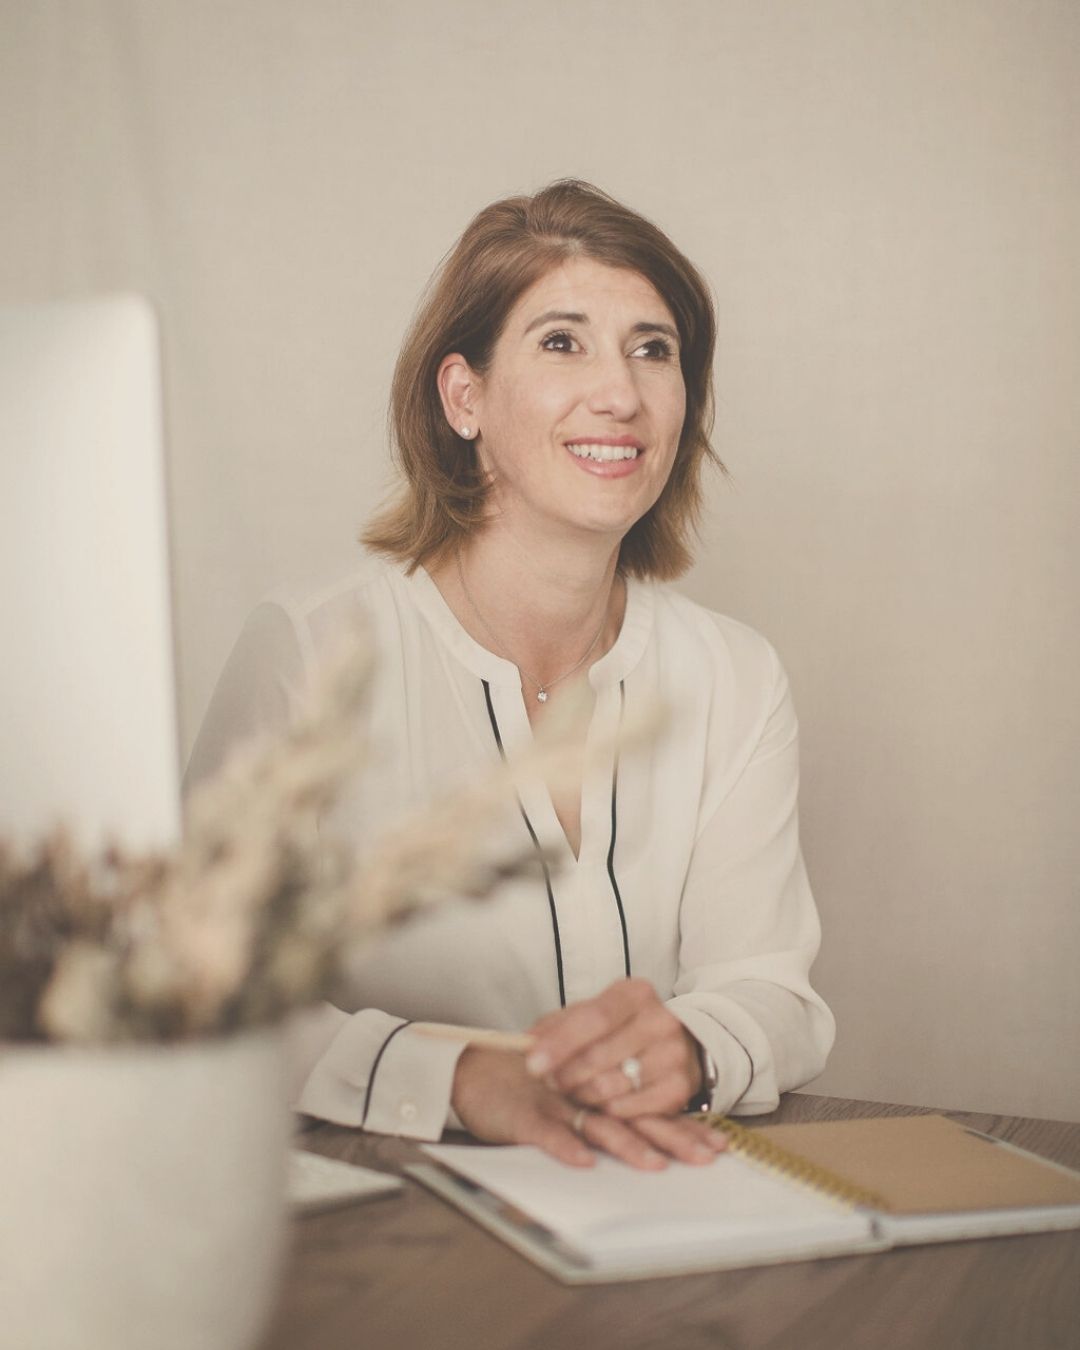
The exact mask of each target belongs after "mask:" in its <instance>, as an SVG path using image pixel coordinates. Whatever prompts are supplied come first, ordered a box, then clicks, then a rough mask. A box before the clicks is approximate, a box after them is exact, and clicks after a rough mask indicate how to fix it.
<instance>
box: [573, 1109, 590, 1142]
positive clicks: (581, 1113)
mask: <svg viewBox="0 0 1080 1350" xmlns="http://www.w3.org/2000/svg"><path fill="white" fill-rule="evenodd" d="M588 1114H589V1112H588V1109H587V1108H586V1107H584V1106H579V1107H578V1109H577V1110H576V1111H575V1112H574V1119H573V1120H572V1121H571V1122H570V1128H571V1129H572V1130H573V1131H574V1133H575V1134H578V1135H581V1137H582V1139H584V1138H585V1136H584V1134H582V1130H581V1127H582V1126H583V1125H584V1124H585V1117H586V1116H587V1115H588Z"/></svg>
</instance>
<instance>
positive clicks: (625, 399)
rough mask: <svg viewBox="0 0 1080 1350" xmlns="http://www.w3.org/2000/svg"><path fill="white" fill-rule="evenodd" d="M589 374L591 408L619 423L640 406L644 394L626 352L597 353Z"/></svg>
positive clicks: (594, 411)
mask: <svg viewBox="0 0 1080 1350" xmlns="http://www.w3.org/2000/svg"><path fill="white" fill-rule="evenodd" d="M589 374H590V376H591V379H592V384H591V387H590V390H589V399H588V406H589V411H590V412H592V413H605V414H607V415H608V416H609V417H613V418H615V420H616V421H617V422H628V421H629V420H630V418H632V417H633V416H634V414H635V413H636V412H637V411H638V409H639V407H640V406H641V396H640V395H639V393H638V388H637V385H636V384H635V382H634V375H633V371H632V370H631V369H630V366H629V363H628V362H627V360H626V358H625V357H624V356H623V354H622V353H621V352H617V353H612V354H611V355H608V356H599V355H598V356H597V357H596V359H595V361H594V362H593V365H592V369H591V370H590V372H589Z"/></svg>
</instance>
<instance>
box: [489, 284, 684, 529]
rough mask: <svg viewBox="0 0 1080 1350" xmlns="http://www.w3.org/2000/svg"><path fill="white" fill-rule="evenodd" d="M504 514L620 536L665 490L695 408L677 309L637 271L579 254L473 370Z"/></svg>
mask: <svg viewBox="0 0 1080 1350" xmlns="http://www.w3.org/2000/svg"><path fill="white" fill-rule="evenodd" d="M472 378H473V379H474V380H475V381H476V383H475V385H474V386H473V392H474V403H473V407H474V410H475V415H476V420H477V423H478V425H479V429H480V434H479V439H478V442H477V444H478V450H479V453H480V457H481V461H482V463H483V465H484V467H485V468H487V469H488V470H489V471H490V472H491V473H492V475H493V478H494V485H493V494H494V497H493V500H494V504H495V506H496V509H497V511H498V513H499V516H500V518H501V519H502V521H503V522H504V523H506V524H509V525H511V526H513V525H514V524H515V523H516V522H521V523H523V524H525V523H528V524H531V525H537V524H542V523H544V522H550V523H551V524H554V525H556V526H561V527H562V528H564V529H565V528H571V529H574V530H578V531H587V532H591V533H594V534H602V535H606V536H611V537H612V538H613V539H619V538H621V537H622V536H623V535H624V534H625V533H626V531H627V530H628V529H629V528H630V527H631V525H633V524H634V522H635V521H637V520H639V519H640V518H641V517H642V516H643V515H644V514H645V512H646V511H648V509H649V508H650V507H651V506H652V505H653V503H654V502H655V501H656V499H657V497H659V495H660V492H661V490H662V489H663V486H664V484H665V483H666V482H667V478H668V474H669V473H670V472H671V466H672V464H673V462H674V459H675V452H676V450H677V449H678V445H679V436H680V433H681V431H682V425H683V417H684V414H685V410H686V389H685V386H684V384H683V377H682V370H681V368H680V365H679V336H678V330H677V328H676V326H675V320H674V318H673V317H672V314H671V311H670V310H669V309H668V307H667V305H666V304H665V303H664V301H663V300H662V299H661V298H660V296H659V294H658V293H657V291H656V290H655V289H654V288H653V286H652V284H651V283H650V282H648V281H646V279H645V278H644V277H643V276H641V275H640V274H639V273H637V272H630V271H626V270H624V269H621V268H613V267H607V266H605V265H604V264H603V263H598V262H595V261H594V260H592V259H587V258H575V259H572V260H570V261H568V262H566V263H563V264H561V265H560V266H559V267H557V268H555V269H553V270H552V271H550V272H548V273H547V274H546V275H545V276H543V277H541V278H540V280H539V281H537V282H536V283H535V284H534V285H533V286H532V287H530V289H529V290H527V291H526V292H525V293H524V294H523V295H522V296H521V298H520V299H519V300H518V302H517V304H516V305H515V306H514V308H513V309H512V310H511V312H510V315H509V317H508V319H507V322H506V324H505V326H504V328H503V331H502V333H501V334H500V336H499V339H498V341H497V343H496V345H495V350H494V354H493V358H492V361H491V364H490V366H489V367H488V370H487V372H486V374H485V375H484V376H483V377H480V378H478V377H476V376H473V377H472Z"/></svg>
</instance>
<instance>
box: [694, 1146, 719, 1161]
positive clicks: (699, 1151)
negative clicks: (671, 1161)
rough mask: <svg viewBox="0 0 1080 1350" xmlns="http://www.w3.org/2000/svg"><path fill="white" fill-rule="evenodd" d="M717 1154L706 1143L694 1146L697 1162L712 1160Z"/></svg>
mask: <svg viewBox="0 0 1080 1350" xmlns="http://www.w3.org/2000/svg"><path fill="white" fill-rule="evenodd" d="M715 1157H716V1154H715V1153H714V1152H713V1150H712V1149H711V1148H709V1147H708V1146H707V1145H705V1144H696V1145H695V1146H694V1159H695V1161H696V1162H703V1163H707V1162H712V1160H713V1159H714V1158H715Z"/></svg>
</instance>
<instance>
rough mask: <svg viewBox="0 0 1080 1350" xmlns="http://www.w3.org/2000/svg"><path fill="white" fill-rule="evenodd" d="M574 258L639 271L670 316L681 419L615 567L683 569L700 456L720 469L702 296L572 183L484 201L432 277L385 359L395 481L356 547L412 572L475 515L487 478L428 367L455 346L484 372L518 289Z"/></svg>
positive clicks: (638, 219) (448, 550)
mask: <svg viewBox="0 0 1080 1350" xmlns="http://www.w3.org/2000/svg"><path fill="white" fill-rule="evenodd" d="M575 257H585V258H593V259H595V260H596V261H597V262H601V263H606V264H607V265H608V266H609V267H622V268H626V269H628V270H630V271H633V272H638V273H640V275H641V276H643V277H645V278H646V279H647V280H648V281H650V282H651V283H652V285H653V286H654V287H655V288H656V290H657V292H658V293H659V295H660V296H661V297H662V298H663V299H664V300H665V301H666V303H667V305H668V307H669V308H670V310H671V312H672V314H673V315H674V318H675V323H676V326H677V327H678V330H679V339H680V344H679V346H680V362H681V365H682V374H683V382H684V384H685V386H686V416H685V419H684V421H683V427H682V434H681V436H680V438H679V448H678V452H677V454H676V456H675V462H674V465H673V467H672V470H671V475H670V477H669V478H668V481H667V483H666V484H665V486H664V490H663V491H662V492H661V494H660V496H659V498H658V499H657V501H656V502H655V504H654V505H653V506H652V507H651V508H650V510H649V511H647V512H646V513H645V515H644V516H642V518H641V519H640V520H639V521H637V522H636V523H635V524H634V525H633V526H632V527H631V529H630V530H629V531H628V532H627V534H626V535H625V537H624V538H623V541H622V546H621V549H620V552H619V567H620V570H621V571H623V572H625V573H628V574H630V575H631V576H636V577H641V578H648V577H653V578H656V579H657V580H661V581H664V580H669V579H670V578H672V577H677V576H679V575H680V574H681V573H682V572H684V571H685V570H686V569H687V567H689V565H690V563H691V561H692V558H691V553H690V547H689V540H690V537H691V535H692V533H693V531H694V528H695V526H696V524H697V520H698V516H699V513H700V509H701V482H700V479H701V467H702V464H703V462H704V461H705V460H711V461H713V462H714V463H716V464H717V465H720V461H719V459H718V458H717V456H716V454H715V452H714V450H713V448H712V446H711V445H710V443H709V436H710V433H711V431H712V416H713V400H712V360H713V349H714V346H715V342H716V320H715V317H714V314H713V305H712V299H711V297H710V294H709V289H708V287H707V285H706V284H705V281H704V280H703V278H702V277H701V275H700V273H699V272H698V271H697V269H696V268H695V267H694V266H693V264H692V263H691V262H690V261H689V260H688V259H687V258H685V257H684V256H683V255H682V254H681V253H680V252H679V250H678V249H677V248H676V247H675V245H674V244H673V243H672V242H671V240H670V239H668V237H667V235H665V234H664V233H663V231H662V230H660V229H658V228H657V227H656V226H655V225H653V224H652V222H651V221H648V220H646V219H645V218H644V217H643V216H639V215H638V214H637V212H636V211H631V210H630V208H629V207H626V206H623V205H622V203H621V202H617V201H616V200H615V199H614V198H613V197H609V196H608V195H607V193H606V192H601V191H600V189H599V188H596V187H593V186H592V185H591V184H590V183H583V182H580V181H578V180H577V179H563V180H561V181H559V182H556V183H552V184H551V185H550V186H549V187H546V188H544V189H543V190H542V191H541V192H538V193H537V194H536V195H535V196H533V197H508V198H506V200H504V201H498V202H494V203H493V204H492V205H491V206H488V207H485V208H484V210H483V211H481V212H480V213H479V215H477V216H476V217H475V218H474V219H473V221H472V222H471V223H470V224H469V226H468V227H467V229H466V230H465V232H464V234H463V235H462V236H461V238H460V239H459V240H458V242H457V245H456V246H455V247H454V248H453V250H452V251H451V252H450V253H449V254H448V255H447V257H446V258H445V259H444V261H443V263H442V264H441V266H440V267H439V269H438V271H437V272H436V273H435V276H434V277H433V278H432V281H431V284H430V286H429V288H428V291H427V294H426V296H425V297H424V300H423V301H422V303H421V305H420V308H419V310H418V312H417V314H416V317H415V319H414V321H413V324H412V327H411V329H410V330H409V333H408V334H407V336H406V338H405V342H404V345H403V346H402V349H401V354H400V355H399V357H398V361H397V367H396V369H395V371H394V380H393V385H392V390H391V397H390V427H391V435H392V440H393V444H394V446H395V449H396V452H397V457H398V460H399V462H400V464H401V468H402V470H403V471H404V476H405V483H404V487H403V490H402V492H401V493H400V495H399V496H398V498H397V499H396V500H395V501H394V502H392V503H391V504H390V505H389V506H388V507H386V508H384V509H383V510H381V511H380V512H379V513H378V514H377V515H376V516H375V518H374V519H373V520H372V521H371V522H370V524H369V525H368V527H367V529H366V530H365V531H364V534H363V542H364V543H365V544H367V545H368V547H369V548H372V549H375V550H377V551H378V552H380V553H383V554H387V555H389V556H390V557H392V558H394V559H396V560H398V561H399V562H405V563H406V564H407V565H408V569H409V571H410V572H411V571H413V570H415V568H416V567H417V566H419V565H420V564H421V563H426V562H436V563H437V562H441V561H442V560H443V559H445V558H446V557H447V556H449V555H451V554H452V553H453V552H454V550H455V549H456V548H457V547H458V546H459V545H460V543H461V542H462V540H463V539H464V538H465V537H466V536H467V535H468V534H470V533H471V532H472V531H473V530H475V529H476V528H477V527H478V526H479V525H481V524H482V523H483V521H484V519H485V510H486V499H487V495H488V490H489V480H488V478H487V476H486V475H485V474H484V473H483V471H482V470H481V469H480V467H479V464H478V461H477V456H476V449H475V446H474V445H473V444H472V442H471V441H467V440H464V439H463V438H462V437H460V436H458V435H457V434H456V433H455V431H454V429H453V428H452V427H451V426H450V425H449V424H448V422H447V420H446V417H445V415H444V413H443V409H442V403H441V400H440V398H439V391H438V387H437V384H436V376H437V372H438V369H439V366H440V364H441V363H442V360H443V358H444V357H445V356H448V355H449V354H450V353H451V352H460V353H461V355H462V356H464V357H465V359H466V360H467V361H468V363H469V365H470V366H471V367H472V368H473V370H475V371H476V372H477V373H478V374H480V375H483V374H484V373H485V372H486V371H487V369H488V367H489V365H490V362H491V358H492V353H493V351H494V347H495V343H496V341H497V339H498V337H499V334H500V332H501V331H502V328H503V325H504V324H505V323H506V320H507V316H508V315H509V313H510V311H511V310H512V309H513V307H514V305H515V304H516V303H517V301H518V299H519V297H520V296H521V295H523V294H524V292H525V291H526V290H528V288H529V287H530V286H531V285H532V284H533V283H534V282H536V281H538V280H539V279H540V278H541V277H542V276H544V275H545V273H547V272H548V271H550V270H551V268H553V267H556V266H558V265H559V264H560V263H562V262H565V261H566V260H567V259H568V258H575ZM720 467H721V469H722V468H723V466H722V465H720Z"/></svg>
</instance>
